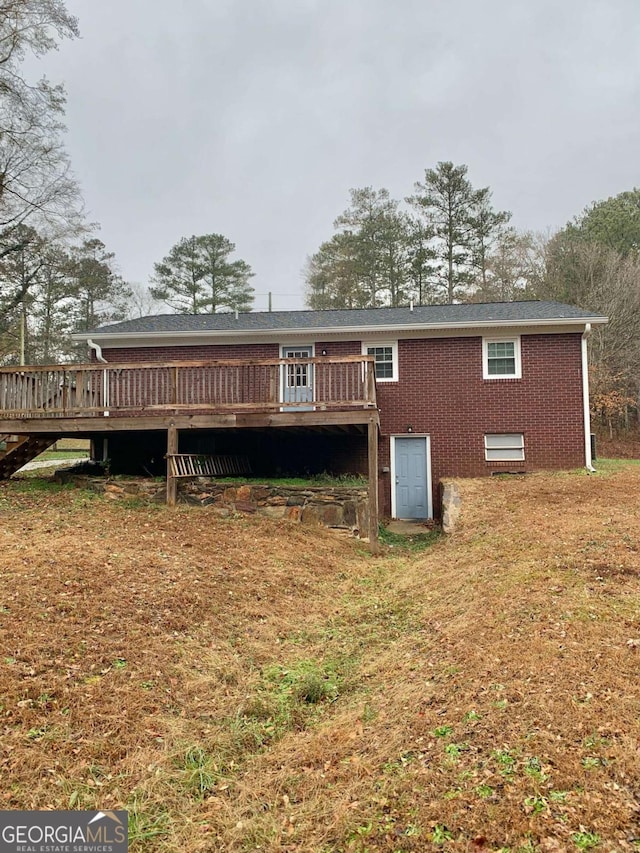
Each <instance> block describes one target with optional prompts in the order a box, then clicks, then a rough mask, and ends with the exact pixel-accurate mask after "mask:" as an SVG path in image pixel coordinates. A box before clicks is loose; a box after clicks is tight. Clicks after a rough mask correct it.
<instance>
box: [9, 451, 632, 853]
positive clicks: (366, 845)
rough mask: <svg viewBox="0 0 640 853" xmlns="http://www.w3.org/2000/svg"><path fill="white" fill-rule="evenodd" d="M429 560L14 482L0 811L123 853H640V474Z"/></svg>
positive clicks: (555, 477) (489, 503) (553, 480)
mask: <svg viewBox="0 0 640 853" xmlns="http://www.w3.org/2000/svg"><path fill="white" fill-rule="evenodd" d="M461 489H462V493H463V513H462V521H461V526H460V528H459V529H458V531H457V532H456V533H454V534H453V535H452V536H450V537H447V538H442V539H440V540H439V541H437V542H436V543H435V544H433V545H431V546H430V547H429V548H428V549H427V550H425V551H422V552H415V551H410V550H407V549H403V548H402V547H395V548H388V549H387V550H386V551H385V553H384V554H383V555H382V556H380V557H371V556H370V555H369V554H368V553H367V552H366V550H365V548H364V546H363V545H362V544H361V543H358V542H357V541H355V540H349V539H346V538H344V537H339V536H337V535H335V534H333V533H331V532H329V531H317V530H309V529H304V528H302V527H299V526H294V525H288V524H286V523H280V522H272V521H270V520H266V519H264V520H261V519H256V518H250V519H246V518H232V519H219V518H216V517H214V516H213V514H211V513H210V512H209V511H208V510H207V509H193V508H177V509H175V510H168V509H166V508H164V507H149V506H144V505H140V504H137V503H135V502H128V503H127V502H119V501H109V500H107V499H104V498H101V497H97V496H93V495H90V494H87V493H85V492H82V491H78V490H73V489H68V488H59V487H54V486H52V485H48V484H46V483H42V482H41V481H38V480H31V481H24V482H12V483H9V484H0V513H1V516H2V529H1V530H0V808H3V809H16V808H40V809H42V808H59V809H65V808H101V809H105V808H107V809H112V808H126V809H128V810H129V815H130V838H131V850H133V851H145V853H146V851H150V852H151V853H156V851H157V853H168V851H176V853H177V851H194V853H199V851H251V850H262V851H271V852H272V853H276V851H285V853H286V852H287V851H310V853H311V851H313V853H329V851H351V850H353V851H358V853H365V851H389V853H393V851H425V850H451V851H482V850H493V851H498V850H502V851H507V850H510V851H514V853H515V851H533V850H540V851H564V850H589V849H597V850H602V851H614V850H615V851H627V850H637V849H640V820H639V814H638V799H639V797H640V760H639V759H640V754H639V752H640V686H639V684H640V682H639V675H640V587H639V580H640V551H639V549H640V500H639V499H640V465H638V464H635V465H634V464H623V463H619V464H615V465H613V464H610V465H606V466H603V470H601V472H600V473H598V474H596V475H593V476H586V475H584V474H580V473H572V474H540V475H529V476H526V477H504V478H491V479H486V480H469V481H461Z"/></svg>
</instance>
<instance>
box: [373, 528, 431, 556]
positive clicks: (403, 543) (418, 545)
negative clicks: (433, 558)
mask: <svg viewBox="0 0 640 853" xmlns="http://www.w3.org/2000/svg"><path fill="white" fill-rule="evenodd" d="M378 536H379V539H380V542H382V544H383V545H387V546H389V548H394V549H395V550H399V551H411V552H414V553H415V552H420V551H426V550H427V548H431V547H432V546H433V545H435V544H436V542H437V541H438V540H439V539H440V537H441V536H442V530H441V529H440V528H439V527H434V528H433V529H432V530H428V531H427V532H426V533H413V534H404V533H392V532H391V531H390V530H388V529H387V528H386V527H384V526H383V525H380V527H379V528H378Z"/></svg>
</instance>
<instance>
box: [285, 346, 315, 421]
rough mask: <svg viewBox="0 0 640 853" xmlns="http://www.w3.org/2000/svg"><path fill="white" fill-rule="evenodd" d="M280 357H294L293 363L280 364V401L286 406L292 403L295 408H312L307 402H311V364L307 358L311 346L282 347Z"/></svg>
mask: <svg viewBox="0 0 640 853" xmlns="http://www.w3.org/2000/svg"><path fill="white" fill-rule="evenodd" d="M282 357H283V358H295V359H296V363H294V364H283V365H282V373H283V376H282V402H283V403H286V404H287V408H291V404H292V403H293V404H296V405H295V408H296V409H301V410H307V411H308V410H309V409H312V408H313V406H311V405H309V404H310V403H312V402H313V364H310V363H308V362H307V360H308V359H310V358H312V357H313V347H312V346H291V347H282ZM298 404H299V405H298Z"/></svg>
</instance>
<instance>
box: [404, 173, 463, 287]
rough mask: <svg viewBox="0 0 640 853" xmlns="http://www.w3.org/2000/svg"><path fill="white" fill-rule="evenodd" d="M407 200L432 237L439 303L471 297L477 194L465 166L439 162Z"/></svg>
mask: <svg viewBox="0 0 640 853" xmlns="http://www.w3.org/2000/svg"><path fill="white" fill-rule="evenodd" d="M407 201H408V202H409V203H410V204H411V205H412V206H413V207H414V208H415V209H416V211H417V212H418V214H419V215H420V217H421V218H422V219H423V220H424V222H425V225H426V227H427V228H428V229H429V230H430V232H431V233H432V234H433V248H434V252H435V264H434V279H433V285H434V289H435V292H436V294H437V299H438V301H440V302H449V303H451V302H456V301H458V300H460V299H462V298H464V297H466V296H467V294H468V288H469V285H470V283H471V282H472V280H473V274H472V271H471V269H472V264H473V248H474V235H475V231H474V224H473V211H474V208H475V206H476V205H477V203H478V193H477V192H476V191H475V190H474V189H473V187H472V185H471V182H470V181H469V180H468V178H467V167H466V166H454V165H453V163H451V162H442V163H438V165H437V166H436V168H435V169H427V170H426V171H425V177H424V183H420V182H418V183H416V184H415V195H413V196H410V197H409V198H408V199H407Z"/></svg>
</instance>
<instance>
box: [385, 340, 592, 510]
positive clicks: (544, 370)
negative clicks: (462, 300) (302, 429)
mask: <svg viewBox="0 0 640 853" xmlns="http://www.w3.org/2000/svg"><path fill="white" fill-rule="evenodd" d="M521 348H522V379H494V380H484V379H483V378H482V338H480V337H477V338H476V337H474V338H470V337H469V338H466V337H465V338H443V339H431V340H405V341H403V340H401V341H399V343H398V361H399V381H398V382H397V383H378V406H379V408H380V421H381V433H382V441H381V452H380V464H381V466H384V465H389V464H390V459H389V452H390V440H389V437H390V436H391V435H394V434H403V435H406V434H407V427H408V426H411V428H412V432H413V433H416V434H421V433H425V434H428V435H430V436H431V466H432V487H433V497H434V504H435V509H436V512H437V511H438V510H439V495H438V489H437V486H438V482H439V480H440V478H441V477H444V476H449V477H451V476H461V477H476V476H483V475H487V474H491V473H492V472H493V471H501V470H502V471H532V470H536V469H544V468H576V467H580V466H581V465H584V421H583V408H582V361H581V336H580V334H562V335H523V336H522V338H521ZM490 432H498V433H508V432H516V433H523V434H524V442H525V461H524V462H485V461H484V434H485V433H490ZM385 477H386V479H387V480H388V479H389V475H388V474H386V475H385V474H383V475H382V478H383V479H384V478H385ZM381 497H382V507H383V512H384V513H386V514H390V512H391V489H390V485H389V486H385V487H384V488H383V494H382V496H381Z"/></svg>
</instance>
